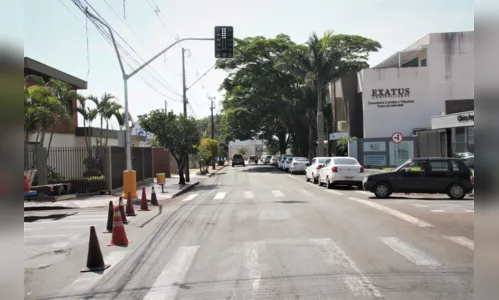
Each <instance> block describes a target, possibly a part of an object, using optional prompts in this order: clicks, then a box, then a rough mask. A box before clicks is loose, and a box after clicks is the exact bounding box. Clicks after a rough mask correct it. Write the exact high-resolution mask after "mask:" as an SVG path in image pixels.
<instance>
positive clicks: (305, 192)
mask: <svg viewBox="0 0 499 300" xmlns="http://www.w3.org/2000/svg"><path fill="white" fill-rule="evenodd" d="M300 192H301V193H302V194H303V195H305V196H307V197H310V196H313V195H314V194H313V193H311V192H309V191H307V190H300Z"/></svg>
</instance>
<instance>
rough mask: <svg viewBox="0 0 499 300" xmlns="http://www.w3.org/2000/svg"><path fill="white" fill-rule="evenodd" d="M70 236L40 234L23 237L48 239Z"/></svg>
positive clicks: (67, 235)
mask: <svg viewBox="0 0 499 300" xmlns="http://www.w3.org/2000/svg"><path fill="white" fill-rule="evenodd" d="M69 236H71V235H70V234H40V235H25V236H24V238H25V239H50V238H64V237H69Z"/></svg>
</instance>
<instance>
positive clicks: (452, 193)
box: [447, 183, 466, 200]
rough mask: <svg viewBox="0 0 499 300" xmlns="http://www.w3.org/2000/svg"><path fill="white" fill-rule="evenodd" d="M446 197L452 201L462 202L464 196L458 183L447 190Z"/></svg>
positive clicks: (464, 193)
mask: <svg viewBox="0 0 499 300" xmlns="http://www.w3.org/2000/svg"><path fill="white" fill-rule="evenodd" d="M447 195H448V196H449V198H451V199H452V200H462V199H463V198H464V196H466V192H465V191H464V189H463V186H462V185H460V184H459V183H453V184H451V185H450V186H449V187H448V188H447Z"/></svg>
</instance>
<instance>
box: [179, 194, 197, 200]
mask: <svg viewBox="0 0 499 300" xmlns="http://www.w3.org/2000/svg"><path fill="white" fill-rule="evenodd" d="M197 196H199V194H190V195H189V196H187V197H185V199H184V200H182V202H187V201H191V200H194V198H196V197H197Z"/></svg>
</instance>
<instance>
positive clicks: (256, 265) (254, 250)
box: [244, 241, 265, 300]
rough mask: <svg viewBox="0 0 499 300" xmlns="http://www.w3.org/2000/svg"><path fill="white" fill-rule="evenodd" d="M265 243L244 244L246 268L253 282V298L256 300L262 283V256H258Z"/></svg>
mask: <svg viewBox="0 0 499 300" xmlns="http://www.w3.org/2000/svg"><path fill="white" fill-rule="evenodd" d="M264 243H265V242H264V241H259V242H255V243H245V244H244V259H245V264H244V267H245V268H246V270H247V271H248V277H249V279H250V280H251V281H252V284H251V286H252V288H253V291H252V297H251V298H250V299H251V300H252V299H255V298H257V297H258V290H259V289H260V282H261V276H262V274H261V271H260V260H259V258H260V256H259V254H258V248H259V246H260V245H262V244H264Z"/></svg>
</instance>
